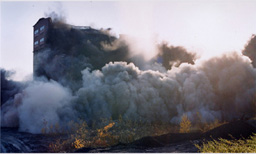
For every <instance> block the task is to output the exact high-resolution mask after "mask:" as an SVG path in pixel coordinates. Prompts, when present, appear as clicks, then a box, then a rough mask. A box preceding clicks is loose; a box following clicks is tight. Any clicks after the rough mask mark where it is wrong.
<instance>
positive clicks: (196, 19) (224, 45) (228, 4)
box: [0, 0, 256, 80]
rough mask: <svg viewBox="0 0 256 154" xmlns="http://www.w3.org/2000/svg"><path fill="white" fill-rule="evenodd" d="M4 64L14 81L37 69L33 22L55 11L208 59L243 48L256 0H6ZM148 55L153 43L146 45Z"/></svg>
mask: <svg viewBox="0 0 256 154" xmlns="http://www.w3.org/2000/svg"><path fill="white" fill-rule="evenodd" d="M0 5H1V23H0V24H1V44H0V46H1V55H0V67H1V68H4V69H7V70H15V71H16V72H17V73H16V75H15V76H14V79H15V80H23V79H24V78H26V77H28V76H31V74H32V71H33V25H34V24H35V23H36V22H37V21H38V19H39V18H41V17H46V15H47V14H49V13H51V12H52V11H54V12H56V13H57V14H61V15H62V16H65V17H66V21H67V23H70V24H73V25H77V26H87V25H89V26H92V27H94V28H112V33H113V34H114V35H116V36H119V34H128V35H134V36H135V37H140V38H143V39H144V40H150V41H152V40H153V42H162V41H166V42H168V43H169V44H170V45H174V46H183V47H185V48H186V49H187V50H188V51H191V52H196V53H198V55H199V56H201V59H207V58H210V57H213V56H216V55H220V54H222V53H225V52H231V51H236V52H241V51H242V50H243V48H244V45H245V44H246V43H247V42H248V40H249V39H250V37H251V35H252V34H256V20H255V15H256V0H207V1H203V0H169V1H156V0H155V1H147V2H146V1H77V2H74V1H72V2H71V1H70V2H69V1H55V2H53V1H40V2H36V1H26V2H25V1H12V2H10V1H1V2H0ZM143 47H144V48H145V49H147V50H146V53H145V54H150V53H151V52H152V50H150V48H151V46H150V45H149V43H148V42H147V41H146V43H145V44H143Z"/></svg>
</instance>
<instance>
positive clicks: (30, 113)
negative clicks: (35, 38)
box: [1, 53, 256, 133]
mask: <svg viewBox="0 0 256 154" xmlns="http://www.w3.org/2000/svg"><path fill="white" fill-rule="evenodd" d="M82 79H83V85H82V88H80V89H79V90H77V91H76V92H74V93H73V94H72V92H71V91H70V90H69V89H68V88H65V87H63V86H61V85H60V84H59V83H57V82H55V81H49V82H45V81H37V82H31V83H30V84H29V85H28V86H27V87H26V88H25V89H24V90H23V91H22V93H21V94H17V95H16V96H15V99H14V103H13V106H12V108H13V109H12V110H9V112H2V115H1V119H2V125H3V124H6V123H5V122H6V121H8V120H7V119H12V121H13V122H16V123H17V122H19V124H16V125H19V127H20V130H22V131H27V132H31V133H40V131H41V129H42V128H43V127H44V121H47V125H54V124H56V123H59V124H60V125H61V126H63V127H64V126H65V125H66V124H67V123H68V122H69V121H70V120H77V119H84V120H86V121H88V122H89V121H93V120H94V121H97V120H99V119H101V118H110V117H111V118H113V119H117V118H118V117H119V116H120V115H121V116H123V118H125V119H130V120H143V121H148V122H154V121H163V122H170V123H178V122H179V121H180V118H181V116H182V115H184V114H186V115H188V117H189V119H190V120H191V121H192V122H198V117H197V114H198V113H200V114H201V115H202V117H203V119H202V120H204V121H205V122H211V121H213V120H215V119H218V120H226V121H230V120H233V119H235V118H241V117H242V116H243V115H247V116H251V115H252V114H254V113H255V108H253V107H254V106H255V105H256V104H255V102H253V97H254V95H255V93H256V70H255V69H254V68H253V67H252V65H251V64H250V60H248V58H246V57H244V56H242V55H239V54H237V53H229V54H226V55H223V56H221V57H215V58H212V59H210V60H208V61H205V62H203V63H200V64H195V65H190V64H181V65H180V66H179V67H174V68H173V69H171V70H168V71H162V72H159V71H156V70H140V69H139V68H138V67H136V66H135V65H134V64H133V63H129V64H127V63H126V62H114V63H112V62H110V63H108V64H106V65H105V66H104V67H103V68H102V70H101V71H100V70H94V71H90V69H89V68H87V69H85V70H83V71H82ZM14 108H15V109H14ZM9 109H10V107H9ZM9 121H10V120H9ZM6 126H8V125H7V124H6ZM13 126H15V125H14V124H13Z"/></svg>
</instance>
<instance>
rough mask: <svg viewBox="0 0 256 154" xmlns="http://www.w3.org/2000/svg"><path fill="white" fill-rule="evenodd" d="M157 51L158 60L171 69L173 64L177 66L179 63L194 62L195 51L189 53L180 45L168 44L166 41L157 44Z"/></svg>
mask: <svg viewBox="0 0 256 154" xmlns="http://www.w3.org/2000/svg"><path fill="white" fill-rule="evenodd" d="M159 52H160V53H159V55H158V58H159V61H160V62H162V64H163V66H164V67H165V68H166V69H171V68H172V67H173V66H176V67H178V66H179V65H180V64H181V63H189V64H194V63H195V59H196V54H195V53H189V52H187V51H186V49H185V48H183V47H180V46H178V47H174V46H168V44H167V43H162V44H161V45H159Z"/></svg>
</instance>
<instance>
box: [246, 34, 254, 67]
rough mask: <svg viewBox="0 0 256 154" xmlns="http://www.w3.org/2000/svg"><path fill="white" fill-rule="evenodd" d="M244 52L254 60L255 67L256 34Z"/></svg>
mask: <svg viewBox="0 0 256 154" xmlns="http://www.w3.org/2000/svg"><path fill="white" fill-rule="evenodd" d="M243 54H244V55H245V56H248V57H249V58H250V59H251V60H252V65H253V67H256V35H252V37H251V39H250V40H249V42H248V44H247V45H246V46H245V48H244V50H243Z"/></svg>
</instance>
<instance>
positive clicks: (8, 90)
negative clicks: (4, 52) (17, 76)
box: [0, 68, 22, 106]
mask: <svg viewBox="0 0 256 154" xmlns="http://www.w3.org/2000/svg"><path fill="white" fill-rule="evenodd" d="M0 71H1V76H0V77H1V106H2V105H3V104H4V103H5V102H6V101H7V100H9V99H10V98H14V95H15V94H17V93H19V92H20V90H21V87H22V85H21V83H18V82H15V81H12V80H10V79H8V78H10V77H11V76H12V75H13V74H14V73H15V72H14V71H6V70H5V69H2V68H0Z"/></svg>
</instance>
